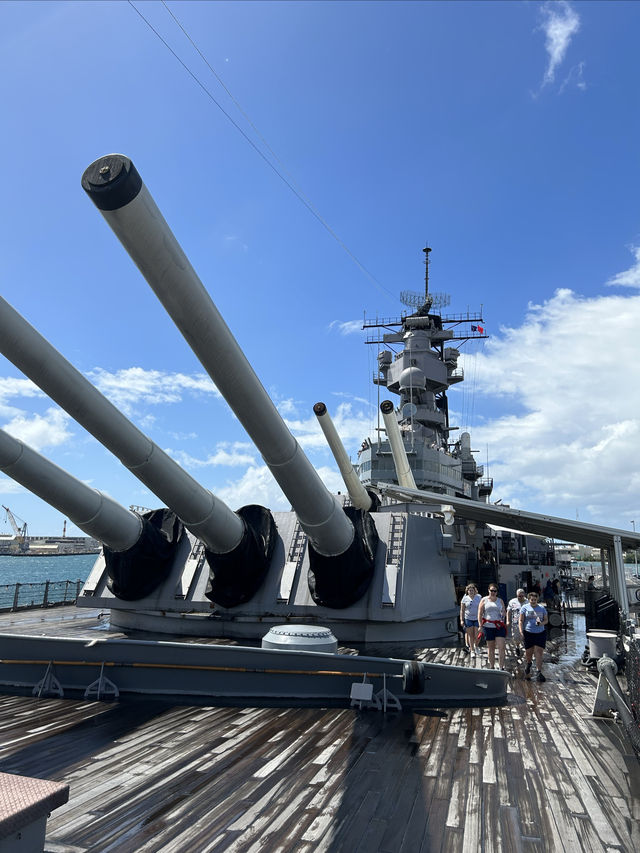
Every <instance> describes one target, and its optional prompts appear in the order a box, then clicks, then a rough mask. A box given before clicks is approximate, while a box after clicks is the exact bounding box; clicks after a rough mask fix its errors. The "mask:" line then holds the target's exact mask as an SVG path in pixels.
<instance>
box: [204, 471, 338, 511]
mask: <svg viewBox="0 0 640 853" xmlns="http://www.w3.org/2000/svg"><path fill="white" fill-rule="evenodd" d="M316 471H317V472H318V474H319V475H320V479H321V480H322V481H323V483H324V484H325V486H326V487H327V488H328V489H329V491H330V492H333V493H335V492H339V491H342V492H344V491H345V488H344V483H343V482H342V477H341V476H340V474H339V473H338V471H337V470H335V469H334V468H330V467H327V466H321V467H316ZM213 492H214V494H215V495H216V496H217V497H219V498H220V499H221V500H223V501H224V502H225V503H226V504H227V506H229V507H231V509H234V510H235V509H238V508H239V507H241V506H245V505H246V504H259V505H260V506H266V507H268V508H269V509H271V510H274V511H285V512H286V511H287V510H289V509H290V504H289V501H288V500H287V498H286V497H285V495H284V494H283V492H282V490H281V489H280V486H279V485H278V484H277V482H276V481H275V479H274V477H273V474H272V473H271V471H270V470H269V469H268V468H267V466H266V465H252V466H251V467H249V468H247V470H246V471H245V473H244V474H243V475H242V477H240V479H238V480H236V481H229V482H227V484H226V485H225V486H222V487H219V488H217V489H213Z"/></svg>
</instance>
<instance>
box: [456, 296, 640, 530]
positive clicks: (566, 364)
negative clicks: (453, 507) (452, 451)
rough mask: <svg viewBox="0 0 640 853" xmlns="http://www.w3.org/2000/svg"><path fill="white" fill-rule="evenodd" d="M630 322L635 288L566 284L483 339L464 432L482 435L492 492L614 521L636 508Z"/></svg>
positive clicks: (636, 376) (530, 505)
mask: <svg viewBox="0 0 640 853" xmlns="http://www.w3.org/2000/svg"><path fill="white" fill-rule="evenodd" d="M639 325H640V295H639V296H635V295H634V296H606V297H604V296H602V297H596V298H590V299H586V298H581V297H579V296H577V295H576V294H575V293H573V292H572V291H571V290H566V289H565V290H559V291H557V292H556V294H555V295H554V296H553V297H552V298H551V299H550V300H549V301H548V302H545V303H544V304H543V305H530V306H529V311H528V314H527V316H526V318H525V320H524V322H523V324H522V325H521V326H520V327H518V328H504V329H501V331H500V333H499V335H497V336H495V337H494V338H492V339H490V340H489V341H488V343H487V345H486V348H485V351H484V352H483V353H480V354H478V356H477V357H476V358H477V366H476V369H477V383H478V393H479V394H481V395H482V400H483V405H485V411H484V421H483V423H482V425H481V426H479V427H476V428H475V429H474V430H473V433H472V434H473V445H474V447H484V446H485V445H486V444H488V445H489V454H490V458H492V462H491V470H490V474H491V475H492V476H493V477H494V479H495V484H496V492H495V495H494V497H495V498H498V497H502V498H504V500H505V502H507V503H512V504H513V505H514V506H519V507H523V508H526V509H530V510H533V511H538V512H546V513H549V514H552V515H562V516H566V517H570V518H575V515H576V512H577V513H578V515H579V517H580V518H581V519H582V520H584V521H587V520H593V521H596V522H598V523H603V524H609V525H613V526H621V527H626V526H628V524H627V519H628V518H635V517H636V515H638V514H640V473H636V472H640V466H638V464H637V457H638V447H639V446H640V395H638V394H637V393H636V389H637V388H638V387H640V359H638V346H637V329H638V326H639ZM487 405H489V406H490V407H493V409H496V408H497V407H500V408H501V409H502V410H504V409H505V408H506V409H508V410H509V411H510V412H511V413H510V414H499V413H497V414H496V415H495V416H492V414H491V409H489V414H488V415H487V411H486V406H487ZM514 409H516V410H519V411H520V412H521V414H513V413H512V412H513V410H514ZM483 455H484V454H483Z"/></svg>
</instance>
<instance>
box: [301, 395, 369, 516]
mask: <svg viewBox="0 0 640 853" xmlns="http://www.w3.org/2000/svg"><path fill="white" fill-rule="evenodd" d="M313 413H314V415H315V416H316V418H317V419H318V423H319V424H320V428H321V429H322V432H323V433H324V437H325V438H326V439H327V444H328V445H329V449H330V450H331V452H332V453H333V458H334V459H335V460H336V464H337V466H338V468H339V470H340V474H341V475H342V479H343V480H344V484H345V486H346V487H347V491H348V492H349V498H350V499H351V503H352V504H353V505H354V506H357V507H358V508H359V509H363V510H375V509H377V508H378V506H379V505H380V499H379V498H378V496H377V495H374V494H371V493H369V492H368V491H367V490H366V489H365V487H364V486H363V485H362V482H361V480H360V478H359V477H358V475H357V474H356V472H355V470H354V467H353V465H352V464H351V460H350V459H349V456H348V454H347V451H346V450H345V449H344V445H343V443H342V441H341V440H340V436H339V435H338V430H337V429H336V427H335V424H334V423H333V420H332V419H331V415H330V414H329V412H328V410H327V407H326V405H325V403H322V402H318V403H315V404H314V406H313Z"/></svg>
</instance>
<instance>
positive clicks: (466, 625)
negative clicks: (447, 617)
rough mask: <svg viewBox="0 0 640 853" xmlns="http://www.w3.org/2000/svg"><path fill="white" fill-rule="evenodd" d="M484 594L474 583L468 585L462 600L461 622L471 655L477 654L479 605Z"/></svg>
mask: <svg viewBox="0 0 640 853" xmlns="http://www.w3.org/2000/svg"><path fill="white" fill-rule="evenodd" d="M481 599H482V596H481V595H480V593H479V592H478V589H477V587H476V585H475V584H474V583H470V584H467V587H466V589H465V591H464V595H463V596H462V601H461V602H460V624H461V625H462V628H463V630H464V632H465V636H466V639H467V642H468V645H469V651H470V652H471V657H472V658H474V657H475V656H476V634H477V632H478V606H479V604H480V601H481Z"/></svg>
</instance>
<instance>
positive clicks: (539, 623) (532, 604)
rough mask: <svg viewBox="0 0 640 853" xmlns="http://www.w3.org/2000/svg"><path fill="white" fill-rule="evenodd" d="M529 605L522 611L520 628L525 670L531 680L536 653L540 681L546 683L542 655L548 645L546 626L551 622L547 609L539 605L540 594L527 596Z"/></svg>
mask: <svg viewBox="0 0 640 853" xmlns="http://www.w3.org/2000/svg"><path fill="white" fill-rule="evenodd" d="M527 598H528V599H529V601H528V603H527V604H523V605H522V607H521V609H520V617H519V620H518V626H519V628H520V633H521V634H522V639H523V641H524V657H525V661H526V665H525V668H524V674H525V678H531V661H532V659H533V655H534V652H535V656H536V667H537V669H538V678H537V680H538V681H546V678H545V677H544V675H543V674H542V653H543V651H544V647H545V646H546V644H547V630H546V624H547V622H548V621H549V617H548V615H547V608H546V607H543V606H542V605H541V604H538V599H539V597H538V593H537V592H530V593H529V595H528V596H527Z"/></svg>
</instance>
